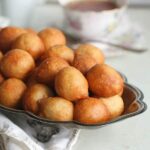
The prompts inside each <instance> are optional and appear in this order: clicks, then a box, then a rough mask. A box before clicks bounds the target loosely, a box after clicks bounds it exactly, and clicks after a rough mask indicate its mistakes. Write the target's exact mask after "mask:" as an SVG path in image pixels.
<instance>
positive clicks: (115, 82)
mask: <svg viewBox="0 0 150 150" xmlns="http://www.w3.org/2000/svg"><path fill="white" fill-rule="evenodd" d="M87 80H88V83H89V89H90V90H91V92H93V94H95V95H96V96H99V97H111V96H115V95H118V94H120V93H121V92H122V90H123V79H122V78H121V76H120V75H119V74H118V73H117V72H116V71H115V70H114V69H113V68H112V67H110V66H108V65H105V64H103V65H99V64H98V65H95V66H94V67H93V68H91V69H90V70H89V72H88V73H87Z"/></svg>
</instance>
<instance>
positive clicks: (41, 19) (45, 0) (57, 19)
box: [0, 0, 150, 29]
mask: <svg viewBox="0 0 150 150" xmlns="http://www.w3.org/2000/svg"><path fill="white" fill-rule="evenodd" d="M128 4H129V7H133V8H138V7H144V8H148V7H150V1H149V0H128ZM0 15H1V16H3V17H7V19H8V20H9V21H10V23H11V24H12V25H17V26H23V27H30V26H31V27H34V28H36V29H41V28H43V27H45V26H49V25H53V26H55V25H56V26H60V24H62V22H61V21H62V19H63V12H62V10H61V7H60V6H59V5H58V1H57V0H0ZM6 22H7V21H6ZM0 23H1V24H0V26H5V23H4V20H3V24H2V21H1V20H0ZM7 23H8V22H7ZM7 23H6V24H7Z"/></svg>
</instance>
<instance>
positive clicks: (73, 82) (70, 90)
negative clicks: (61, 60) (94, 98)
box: [55, 67, 88, 101]
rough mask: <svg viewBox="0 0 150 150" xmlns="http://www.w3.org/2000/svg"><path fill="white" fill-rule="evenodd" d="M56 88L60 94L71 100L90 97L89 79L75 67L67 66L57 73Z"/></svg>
mask: <svg viewBox="0 0 150 150" xmlns="http://www.w3.org/2000/svg"><path fill="white" fill-rule="evenodd" d="M55 90H56V92H57V94H58V95H59V96H61V97H63V98H65V99H68V100H70V101H76V100H79V99H83V98H86V97H88V83H87V80H86V78H85V77H84V76H83V75H82V73H81V72H80V71H79V70H77V69H76V68H74V67H66V68H64V69H62V70H61V71H60V72H59V73H58V74H57V75H56V77H55Z"/></svg>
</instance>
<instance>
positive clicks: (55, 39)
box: [38, 28, 66, 50]
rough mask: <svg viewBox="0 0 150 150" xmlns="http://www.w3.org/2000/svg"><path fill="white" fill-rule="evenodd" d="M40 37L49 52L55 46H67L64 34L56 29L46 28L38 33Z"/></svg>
mask: <svg viewBox="0 0 150 150" xmlns="http://www.w3.org/2000/svg"><path fill="white" fill-rule="evenodd" d="M38 35H39V37H40V38H41V39H42V41H43V43H44V45H45V49H46V50H49V49H50V48H51V47H53V46H55V45H65V44H66V38H65V35H64V34H63V32H61V31H60V30H58V29H56V28H46V29H44V30H42V31H40V32H39V33H38Z"/></svg>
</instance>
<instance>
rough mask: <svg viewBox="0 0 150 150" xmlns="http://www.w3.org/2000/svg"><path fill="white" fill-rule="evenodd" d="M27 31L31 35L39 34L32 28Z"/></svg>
mask: <svg viewBox="0 0 150 150" xmlns="http://www.w3.org/2000/svg"><path fill="white" fill-rule="evenodd" d="M25 30H26V31H27V32H29V33H32V34H37V32H36V31H35V30H34V29H32V28H25Z"/></svg>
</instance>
